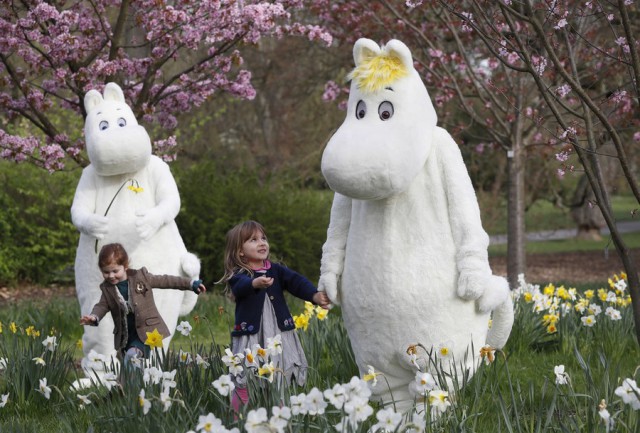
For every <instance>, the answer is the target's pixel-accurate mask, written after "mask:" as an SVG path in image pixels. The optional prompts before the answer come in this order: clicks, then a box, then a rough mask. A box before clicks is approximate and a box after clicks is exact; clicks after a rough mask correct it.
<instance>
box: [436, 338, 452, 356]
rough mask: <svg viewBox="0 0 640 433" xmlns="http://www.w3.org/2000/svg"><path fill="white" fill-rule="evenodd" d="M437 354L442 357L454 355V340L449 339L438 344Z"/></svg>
mask: <svg viewBox="0 0 640 433" xmlns="http://www.w3.org/2000/svg"><path fill="white" fill-rule="evenodd" d="M436 354H437V355H438V357H440V358H443V359H450V358H451V357H452V356H453V341H451V340H449V341H445V342H444V343H440V344H438V350H437V351H436Z"/></svg>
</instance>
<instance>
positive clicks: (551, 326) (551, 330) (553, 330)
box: [547, 323, 558, 334]
mask: <svg viewBox="0 0 640 433" xmlns="http://www.w3.org/2000/svg"><path fill="white" fill-rule="evenodd" d="M556 332H558V328H556V325H555V324H554V323H550V324H549V326H547V333H548V334H555V333H556Z"/></svg>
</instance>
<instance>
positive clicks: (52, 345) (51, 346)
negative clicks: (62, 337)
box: [42, 335, 58, 352]
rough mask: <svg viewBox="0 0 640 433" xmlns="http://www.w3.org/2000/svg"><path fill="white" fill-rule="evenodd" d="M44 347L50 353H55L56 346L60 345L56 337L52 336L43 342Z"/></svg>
mask: <svg viewBox="0 0 640 433" xmlns="http://www.w3.org/2000/svg"><path fill="white" fill-rule="evenodd" d="M42 345H43V346H44V347H45V348H46V349H47V350H48V351H49V352H53V351H54V350H56V346H57V345H58V343H57V342H56V337H55V335H50V336H48V337H47V338H45V339H44V340H43V341H42Z"/></svg>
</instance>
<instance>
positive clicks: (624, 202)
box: [479, 196, 640, 235]
mask: <svg viewBox="0 0 640 433" xmlns="http://www.w3.org/2000/svg"><path fill="white" fill-rule="evenodd" d="M479 199H480V209H481V213H482V222H483V225H484V229H485V230H486V231H487V233H489V234H490V235H497V234H504V233H506V232H507V206H506V203H498V204H496V203H485V202H484V201H483V199H482V196H479ZM611 202H612V206H613V214H614V217H615V219H616V221H630V220H633V219H638V218H640V217H639V216H638V215H635V214H634V213H633V212H634V210H637V209H638V208H639V207H640V205H638V202H637V201H636V200H635V198H634V197H632V196H613V197H612V199H611ZM634 215H635V216H634ZM525 227H526V231H527V232H535V231H543V230H558V229H570V228H575V227H576V224H575V223H574V222H573V219H572V218H571V214H570V212H569V209H568V208H559V207H557V206H554V205H553V204H552V203H550V202H548V201H542V200H539V201H537V202H535V203H534V204H533V205H532V206H531V207H530V208H529V209H528V210H527V212H526V214H525Z"/></svg>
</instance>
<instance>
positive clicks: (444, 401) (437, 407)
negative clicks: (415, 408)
mask: <svg viewBox="0 0 640 433" xmlns="http://www.w3.org/2000/svg"><path fill="white" fill-rule="evenodd" d="M429 405H430V406H431V414H432V416H434V417H436V418H437V417H438V415H440V414H442V413H444V412H445V411H446V410H447V408H448V407H449V406H451V402H450V401H449V393H448V392H446V391H442V390H441V389H436V390H433V391H431V392H429Z"/></svg>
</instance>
